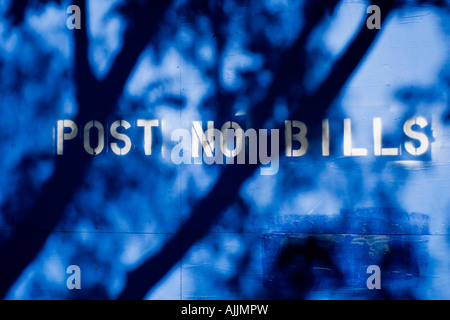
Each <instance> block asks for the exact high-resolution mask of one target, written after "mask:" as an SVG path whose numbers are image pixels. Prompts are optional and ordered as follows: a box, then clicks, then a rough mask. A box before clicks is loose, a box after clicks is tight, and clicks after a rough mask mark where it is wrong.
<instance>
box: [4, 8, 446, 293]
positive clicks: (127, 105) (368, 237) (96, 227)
mask: <svg viewBox="0 0 450 320" xmlns="http://www.w3.org/2000/svg"><path fill="white" fill-rule="evenodd" d="M313 2H314V3H313ZM313 2H312V1H302V0H298V1H292V2H279V1H264V2H263V1H249V2H246V3H240V2H239V1H237V2H235V1H231V0H226V1H223V2H220V3H219V2H217V1H210V2H204V3H203V2H202V3H200V2H197V1H192V2H190V1H167V2H165V3H164V4H161V3H156V2H152V1H148V2H146V1H131V0H130V1H123V2H122V3H120V1H106V0H96V1H92V0H91V1H87V2H86V4H85V2H84V1H75V0H74V1H73V4H75V5H78V6H79V7H80V8H81V18H82V21H83V23H82V28H81V29H69V28H68V26H67V24H66V19H67V18H68V17H69V16H70V14H68V13H67V12H66V9H67V6H69V5H70V4H72V3H67V2H64V1H49V2H47V3H45V4H42V5H41V6H36V5H33V4H32V1H24V2H23V3H24V4H23V5H19V4H16V2H13V1H6V5H4V6H3V7H2V8H0V44H1V45H0V77H1V81H0V124H1V128H2V129H1V139H0V141H1V142H0V150H1V154H2V157H1V158H0V170H1V176H2V179H0V186H1V187H0V274H1V278H0V293H1V294H2V298H4V299H170V300H172V299H195V300H197V299H198V300H201V299H450V237H449V230H450V219H449V209H450V202H449V200H448V199H449V198H448V194H449V191H450V162H449V157H450V122H449V121H450V97H449V92H450V90H449V88H450V66H449V61H450V59H449V58H450V47H449V45H450V41H449V40H450V23H449V21H450V19H449V18H450V3H449V1H440V2H438V1H409V2H406V1H392V2H391V1H386V3H383V4H379V7H380V10H381V29H379V30H378V29H369V28H368V27H367V25H366V20H367V19H368V18H369V17H370V16H371V14H370V13H367V11H366V10H367V8H368V6H369V5H370V3H369V1H360V0H357V1H346V0H342V1H317V2H316V1H313ZM419 2H420V3H419ZM17 3H19V2H17ZM87 14H89V19H88V21H86V19H84V18H85V17H86V15H87ZM131 22H133V23H131ZM374 119H376V120H374ZM411 119H413V120H411ZM62 120H63V121H62ZM68 120H71V121H73V123H74V125H76V126H77V133H76V134H74V135H73V137H70V132H69V131H70V130H73V127H72V129H71V127H70V125H69V124H70V122H66V121H68ZM117 120H120V121H126V122H127V123H129V125H130V127H129V129H124V128H125V127H121V128H120V130H118V132H116V133H114V134H113V133H112V131H111V130H112V129H111V128H112V125H113V123H114V122H115V121H117ZM139 120H141V121H139ZM142 120H158V122H157V125H156V124H155V123H156V122H153V125H154V127H153V128H151V130H150V131H146V130H147V128H144V125H143V122H142ZM286 120H288V121H290V122H285V121H286ZM323 120H327V121H323ZM59 121H62V122H59ZM90 121H93V122H92V126H94V127H95V129H92V130H90V129H89V127H88V129H87V131H86V125H87V124H89V122H90ZM198 121H201V124H200V129H203V130H205V131H206V130H207V128H208V126H209V124H208V121H214V124H213V126H214V128H216V129H219V130H221V128H222V125H223V124H225V123H227V122H229V121H233V122H234V123H235V124H237V125H239V126H240V127H241V128H242V129H244V130H247V129H252V128H253V129H255V130H256V131H255V134H257V135H256V139H258V140H257V143H261V142H260V141H261V139H262V138H263V137H265V136H264V135H262V134H261V133H260V131H258V130H259V129H267V130H271V129H273V130H275V129H278V130H279V132H278V133H279V140H278V141H276V142H277V143H278V142H279V144H276V145H273V146H271V147H268V150H270V152H269V153H270V154H271V156H272V158H270V157H269V153H267V154H266V156H267V157H269V158H270V159H271V160H272V161H271V162H269V163H262V162H264V159H262V158H261V153H258V152H260V150H261V145H258V148H257V149H255V150H258V152H256V153H255V157H256V161H257V163H256V164H252V163H250V158H251V150H252V149H251V148H252V143H251V140H249V142H248V143H247V144H244V147H243V148H244V150H246V152H247V153H248V154H247V158H245V160H246V162H245V163H243V164H226V163H224V164H220V163H213V164H208V163H207V161H208V160H207V159H206V160H205V158H202V156H201V155H200V157H199V158H194V156H193V154H194V153H193V152H194V151H195V146H194V145H193V144H192V141H194V139H195V134H196V133H197V131H195V130H196V129H195V125H194V122H198ZM295 121H301V122H303V123H304V124H305V126H306V128H307V132H305V131H302V129H300V132H299V131H298V129H299V128H300V127H301V126H300V125H299V124H298V122H295ZM411 121H412V122H411ZM120 123H121V124H122V125H123V122H120ZM288 124H289V126H290V127H289V130H291V129H292V131H291V132H290V131H289V130H287V129H286V128H287V127H286V126H287V125H288ZM408 124H409V126H408ZM59 125H60V126H61V127H58V126H59ZM100 125H101V126H102V128H103V129H99V128H100ZM63 126H64V129H63V131H58V130H59V129H58V128H63ZM295 126H297V127H295ZM179 129H183V130H184V131H183V130H181V131H180V130H179ZM100 130H104V131H103V133H104V139H103V140H101V141H102V143H103V148H100V144H99V141H100V139H99V137H100V136H99V133H100ZM177 130H178V131H177ZM294 130H297V131H294ZM86 132H88V134H89V136H88V137H87V138H86ZM146 132H147V133H148V132H151V133H152V135H151V136H149V135H146V134H147V133H146ZM268 132H269V133H270V136H269V137H267V141H266V142H267V144H270V142H271V139H272V138H273V137H274V134H273V133H274V131H268ZM289 132H290V134H291V135H290V137H291V139H292V141H291V142H289V141H288V140H286V139H285V138H286V136H287V134H288V133H289ZM118 133H122V134H126V135H127V137H129V139H130V149H129V150H127V149H126V146H127V142H126V141H125V140H120V136H119V135H117V134H118ZM64 134H66V136H64ZM295 134H297V135H296V136H295ZM377 134H379V136H378V135H377ZM191 135H192V136H191ZM325 137H326V138H325ZM122 138H123V136H122ZM58 139H60V140H58ZM190 139H193V140H192V141H191V140H190ZM302 139H307V142H308V143H307V144H308V147H307V148H306V143H305V140H302ZM255 141H256V140H255ZM149 142H151V148H150V147H149ZM58 143H60V144H58ZM114 143H116V148H119V149H120V150H121V151H120V152H123V153H126V154H124V155H121V154H120V152H119V154H116V153H115V151H114V150H117V149H115V147H114ZM61 147H63V148H64V149H61ZM228 147H229V148H233V145H231V146H228ZM421 147H422V149H421ZM177 148H181V149H182V150H179V149H177ZM199 148H200V147H199ZM289 148H290V149H291V150H290V151H291V153H290V154H289V155H287V154H286V150H289ZM275 149H276V150H278V151H279V161H278V162H277V161H275V158H274V157H273V155H274V151H275ZM89 150H93V152H92V153H93V154H89ZM124 150H126V151H124ZM149 150H151V154H150V153H149ZM201 150H203V153H206V152H207V151H206V149H201ZM217 150H218V149H217V148H216V151H217ZM292 150H302V151H303V150H304V151H305V153H304V154H301V155H298V154H297V156H295V151H294V153H292ZM298 152H299V153H300V151H298ZM224 159H225V160H226V157H225V158H224ZM262 160H263V161H262ZM177 161H179V162H183V163H181V164H179V163H177ZM184 161H186V162H184ZM188 162H189V163H188ZM275 162H276V164H275ZM267 168H271V169H270V170H269V171H264V170H263V171H261V169H267ZM264 172H266V173H267V172H268V173H269V174H267V175H266V174H264ZM71 265H76V266H78V267H79V270H80V273H79V274H72V273H70V272H69V273H68V272H67V268H68V267H69V266H71ZM374 265H375V266H378V267H379V269H380V278H379V282H380V285H381V288H380V289H376V288H375V289H369V288H368V286H367V280H368V278H369V277H370V276H371V273H368V272H367V269H368V268H369V266H374ZM71 276H78V278H73V277H71ZM69 277H71V278H69ZM69 280H70V281H69ZM72 281H75V282H77V283H78V284H79V285H80V287H79V288H70V284H74V283H75V282H72ZM69 282H70V283H69Z"/></svg>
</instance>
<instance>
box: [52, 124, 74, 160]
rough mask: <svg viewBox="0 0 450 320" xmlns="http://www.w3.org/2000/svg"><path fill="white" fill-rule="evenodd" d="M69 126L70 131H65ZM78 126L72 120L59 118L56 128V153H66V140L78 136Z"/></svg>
mask: <svg viewBox="0 0 450 320" xmlns="http://www.w3.org/2000/svg"><path fill="white" fill-rule="evenodd" d="M65 128H69V129H70V132H68V133H64V129H65ZM77 133H78V127H77V125H76V123H75V122H73V121H72V120H58V122H57V128H56V149H57V150H56V154H58V155H62V154H64V140H72V139H74V138H75V137H76V136H77Z"/></svg>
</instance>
